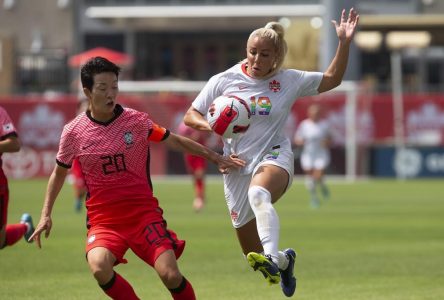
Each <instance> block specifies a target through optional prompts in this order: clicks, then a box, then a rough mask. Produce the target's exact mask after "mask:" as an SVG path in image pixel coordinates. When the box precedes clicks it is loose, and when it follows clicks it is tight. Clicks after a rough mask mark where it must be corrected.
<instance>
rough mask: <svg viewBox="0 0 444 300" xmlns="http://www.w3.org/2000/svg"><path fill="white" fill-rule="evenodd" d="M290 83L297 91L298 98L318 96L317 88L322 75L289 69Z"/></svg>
mask: <svg viewBox="0 0 444 300" xmlns="http://www.w3.org/2000/svg"><path fill="white" fill-rule="evenodd" d="M288 71H289V73H287V74H290V78H291V79H290V80H291V83H292V84H293V85H294V88H296V89H297V95H298V97H304V96H314V95H318V94H319V92H318V88H319V85H320V84H321V80H322V78H323V77H324V74H323V73H321V72H307V71H299V70H294V69H290V70H288Z"/></svg>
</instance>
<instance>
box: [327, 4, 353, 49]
mask: <svg viewBox="0 0 444 300" xmlns="http://www.w3.org/2000/svg"><path fill="white" fill-rule="evenodd" d="M331 22H332V23H333V25H335V28H336V34H337V35H338V38H339V40H340V41H342V42H347V43H350V42H351V41H352V39H353V36H354V34H355V31H356V27H357V25H358V22H359V15H358V14H357V12H356V10H355V9H354V8H351V9H350V11H349V13H348V18H346V15H345V9H343V10H342V14H341V20H340V22H339V24H338V23H337V22H336V20H332V21H331Z"/></svg>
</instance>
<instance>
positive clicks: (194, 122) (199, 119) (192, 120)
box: [183, 106, 213, 132]
mask: <svg viewBox="0 0 444 300" xmlns="http://www.w3.org/2000/svg"><path fill="white" fill-rule="evenodd" d="M183 122H184V123H185V125H187V126H189V127H192V128H194V129H197V130H202V131H209V132H211V131H213V130H212V129H211V126H210V124H208V122H207V120H206V119H205V118H204V116H203V115H202V114H201V113H200V112H199V111H198V110H197V109H195V108H194V107H192V106H191V107H190V108H189V109H188V110H187V112H186V113H185V116H184V117H183Z"/></svg>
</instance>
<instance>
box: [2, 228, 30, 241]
mask: <svg viewBox="0 0 444 300" xmlns="http://www.w3.org/2000/svg"><path fill="white" fill-rule="evenodd" d="M27 229H28V227H27V226H26V224H11V225H6V246H11V245H14V244H15V243H17V241H18V240H19V239H21V238H22V237H23V236H24V235H25V232H26V230H27Z"/></svg>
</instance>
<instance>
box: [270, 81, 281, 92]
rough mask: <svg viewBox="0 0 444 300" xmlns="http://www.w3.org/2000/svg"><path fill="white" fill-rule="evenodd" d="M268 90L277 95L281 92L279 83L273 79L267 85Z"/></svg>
mask: <svg viewBox="0 0 444 300" xmlns="http://www.w3.org/2000/svg"><path fill="white" fill-rule="evenodd" d="M268 88H269V89H270V91H272V92H275V93H277V92H279V91H280V90H281V83H280V82H279V81H277V80H276V79H274V80H273V81H270V83H269V84H268Z"/></svg>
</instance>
